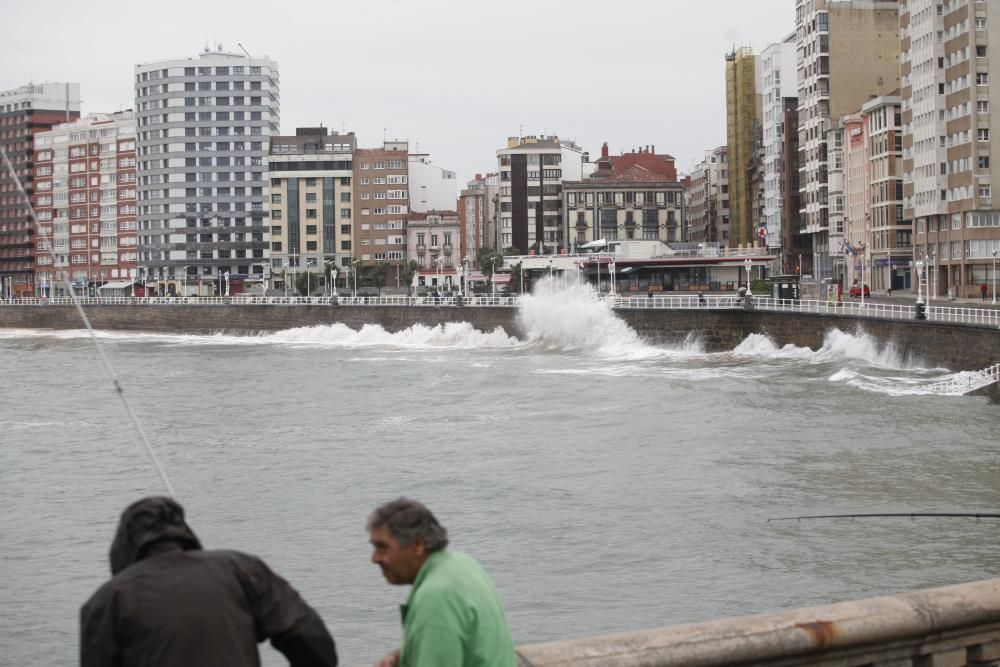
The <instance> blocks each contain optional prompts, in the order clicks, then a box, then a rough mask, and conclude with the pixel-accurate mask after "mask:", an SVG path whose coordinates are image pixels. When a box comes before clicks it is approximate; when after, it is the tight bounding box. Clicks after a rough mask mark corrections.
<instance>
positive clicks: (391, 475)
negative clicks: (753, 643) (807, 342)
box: [0, 287, 1000, 665]
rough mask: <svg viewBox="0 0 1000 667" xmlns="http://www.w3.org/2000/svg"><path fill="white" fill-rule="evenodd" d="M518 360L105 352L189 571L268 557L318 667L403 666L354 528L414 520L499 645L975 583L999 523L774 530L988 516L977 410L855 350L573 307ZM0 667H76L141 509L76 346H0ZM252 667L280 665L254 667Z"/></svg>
mask: <svg viewBox="0 0 1000 667" xmlns="http://www.w3.org/2000/svg"><path fill="white" fill-rule="evenodd" d="M521 317H522V320H523V324H524V326H525V329H526V331H528V332H529V333H528V336H527V339H526V340H518V339H515V338H512V337H510V336H508V335H507V334H506V333H505V332H503V331H500V330H498V331H494V332H488V333H483V332H478V331H476V330H474V329H472V328H471V326H469V325H463V324H458V325H448V326H445V327H435V328H426V327H420V326H417V327H413V328H411V329H409V330H407V331H403V332H400V333H395V334H390V333H387V332H385V331H384V330H382V329H380V328H379V327H365V328H363V329H362V330H360V331H353V330H351V329H348V328H347V327H344V326H342V325H332V326H319V327H310V328H303V329H293V330H289V331H283V332H278V333H273V334H267V335H257V336H243V337H235V336H221V335H220V336H183V335H148V334H129V333H121V332H114V333H113V332H102V333H100V338H101V341H102V342H103V344H104V346H105V349H106V351H107V352H108V355H109V357H110V358H111V360H112V363H113V364H114V365H115V367H116V369H117V370H118V372H119V374H120V375H121V377H122V382H123V384H124V386H125V387H126V391H127V394H128V396H129V398H130V399H131V401H132V402H133V404H134V406H135V407H136V408H137V410H138V412H139V415H140V418H141V420H142V422H143V426H144V427H145V429H146V430H147V432H148V434H149V436H150V439H151V441H152V442H153V444H154V446H155V448H156V450H157V452H158V453H159V455H160V458H161V460H162V461H163V463H164V466H165V468H166V469H167V471H168V472H169V474H170V476H171V478H172V481H173V484H174V486H175V487H176V490H177V493H178V496H179V499H180V500H181V501H182V502H183V503H184V505H185V506H186V508H187V510H188V513H189V519H190V523H191V525H192V526H193V527H194V529H195V531H196V532H197V533H198V534H199V536H200V537H201V538H202V541H203V542H204V543H205V544H206V546H208V547H225V548H235V549H241V550H244V551H248V552H251V553H255V554H257V555H260V556H262V557H263V558H265V559H266V560H267V561H268V562H269V564H271V566H272V567H273V568H274V569H275V570H276V571H277V572H279V573H280V574H282V575H283V576H285V577H286V578H288V579H289V580H290V581H291V582H292V584H293V585H295V586H296V587H297V588H298V589H299V590H300V591H301V592H302V593H303V595H304V596H305V597H306V598H307V600H308V601H309V602H310V603H311V604H313V605H314V606H315V607H316V608H317V609H318V610H319V611H320V612H321V614H322V615H323V617H324V618H325V619H326V621H327V623H328V625H329V626H330V628H331V630H332V631H333V633H334V636H335V638H336V639H337V642H338V645H339V647H340V652H341V656H342V662H343V663H344V664H347V665H360V664H367V663H370V662H372V661H374V660H375V659H376V658H377V657H380V656H381V655H383V654H384V653H385V652H387V651H388V650H390V649H391V648H393V647H395V646H396V645H397V644H398V641H399V638H400V629H399V625H398V619H399V613H398V609H397V605H398V604H399V603H400V602H401V601H403V600H404V599H405V597H406V593H407V590H408V589H406V588H394V587H390V586H389V585H388V584H386V583H385V582H384V581H383V580H382V577H381V575H380V573H379V571H378V569H377V568H376V567H375V566H373V565H371V564H370V563H369V562H368V557H369V551H368V547H367V543H366V537H367V536H366V534H365V531H364V520H365V516H366V514H367V513H368V512H369V511H370V510H371V509H372V508H373V507H374V506H375V505H377V504H378V503H380V502H383V501H385V500H388V499H391V498H394V497H396V496H399V495H409V496H412V497H415V498H418V499H420V500H422V501H424V502H426V503H427V504H428V505H429V506H430V507H431V508H432V509H433V510H434V511H435V512H436V513H437V514H438V517H439V518H440V519H441V521H442V523H444V524H445V525H446V526H447V527H448V529H449V532H450V535H451V539H452V545H453V547H454V548H457V549H460V550H463V551H465V552H467V553H470V554H472V555H473V556H475V557H477V558H479V559H480V560H481V561H482V562H483V563H484V564H485V565H486V567H487V569H488V570H489V572H490V573H491V574H492V576H493V578H494V581H495V583H496V585H497V587H498V589H499V590H500V593H501V595H502V597H503V599H504V602H505V604H506V607H507V611H508V615H509V621H510V625H511V628H512V632H513V633H514V636H515V640H516V641H517V642H518V643H527V642H535V641H544V640H551V639H560V638H569V637H576V636H583V635H589V634H595V633H605V632H616V631H625V630H631V629H639V628H647V627H653V626H658V625H665V624H671V623H680V622H688V621H697V620H704V619H710V618H716V617H721V616H731V615H739V614H749V613H757V612H764V611H773V610H780V609H784V608H789V607H795V606H803V605H814V604H821V603H826V602H832V601H839V600H844V599H851V598H859V597H864V596H870V595H876V594H882V593H890V592H896V591H903V590H910V589H915V588H921V587H928V586H936V585H944V584H949V583H956V582H960V581H969V580H975V579H981V578H987V577H991V576H994V575H995V574H996V572H997V565H998V557H997V555H996V554H997V553H998V546H1000V538H998V531H997V527H998V524H997V523H996V522H989V521H975V520H962V519H947V520H945V519H920V520H871V521H860V520H854V521H851V520H841V521H821V522H790V523H784V522H782V523H768V522H767V519H768V518H770V517H779V516H788V515H798V514H819V513H831V512H878V511H887V512H895V511H951V510H957V511H963V510H965V511H991V510H992V511H997V509H998V506H1000V472H998V470H1000V469H998V465H997V464H998V462H1000V438H998V433H1000V411H998V409H997V406H995V405H989V404H988V403H987V402H986V400H985V399H983V398H974V397H963V396H951V395H942V394H941V393H936V392H939V391H941V390H940V389H939V387H940V385H938V384H935V383H936V382H938V381H939V380H941V379H944V378H949V377H953V376H960V374H952V373H951V372H950V371H949V370H948V369H942V368H925V367H922V366H921V364H920V362H919V361H918V360H917V361H914V360H904V359H901V358H900V357H899V355H897V354H896V353H895V352H894V351H893V350H892V349H891V348H885V347H881V346H879V345H878V343H877V342H876V341H874V340H873V339H871V338H870V337H868V336H866V335H865V334H864V333H863V332H842V331H837V330H834V331H831V332H829V333H828V335H827V337H826V340H825V342H824V344H823V346H822V348H821V349H819V350H810V349H805V348H797V347H794V346H785V347H783V348H779V347H777V346H775V345H774V344H773V343H772V342H771V341H770V340H768V339H767V338H765V337H762V336H757V335H753V336H750V337H748V338H747V339H746V340H744V341H743V342H742V343H741V344H740V345H739V346H738V347H737V348H736V349H734V350H731V351H727V352H719V353H706V352H704V351H703V349H702V347H701V345H700V343H699V341H698V340H697V338H695V337H692V338H691V339H690V340H688V341H687V342H686V343H685V344H684V345H680V346H676V347H661V346H653V345H649V344H647V343H645V342H644V341H643V340H641V339H640V338H639V337H638V336H637V335H636V334H635V332H634V331H632V330H631V329H629V328H628V327H627V326H626V325H625V324H624V323H623V322H621V321H620V320H618V319H617V318H615V317H614V315H613V314H612V313H611V312H610V311H609V310H608V309H607V307H606V306H605V305H604V304H602V303H601V302H599V301H598V300H597V299H596V298H595V297H594V295H593V294H592V293H590V292H588V291H587V289H586V288H581V287H569V288H546V289H543V291H542V292H541V293H539V294H537V295H536V296H534V297H531V298H529V299H528V300H527V302H526V303H525V305H524V307H523V308H522V312H521ZM0 359H2V368H3V373H2V378H3V379H2V380H0V406H2V407H0V441H2V446H0V525H2V526H3V529H2V530H3V540H2V542H0V568H2V572H3V575H4V576H3V577H2V578H0V607H2V609H3V612H2V615H3V624H2V625H3V632H0V656H2V657H0V663H2V664H11V665H20V664H46V665H72V664H75V662H76V656H77V622H78V609H79V606H80V604H81V603H82V602H83V601H84V600H85V599H86V598H87V597H88V596H89V595H90V593H91V592H92V591H93V590H94V589H95V588H96V587H97V586H98V585H99V584H100V583H101V582H102V581H103V580H104V579H105V578H106V577H107V573H108V564H107V549H108V547H109V545H110V540H111V536H112V533H113V530H114V525H115V521H116V520H117V516H118V514H119V512H120V511H121V510H122V508H124V506H125V505H126V504H128V503H129V502H131V501H132V500H134V499H136V498H138V497H140V496H142V495H147V494H151V493H161V492H162V489H161V486H160V483H159V480H158V478H157V476H156V474H155V472H154V471H153V469H152V467H151V465H150V463H149V461H148V459H147V458H146V454H145V453H144V451H143V450H142V448H141V446H140V445H139V444H138V440H137V438H136V436H135V435H134V432H133V430H132V428H131V426H130V424H129V423H128V421H127V419H126V416H125V413H124V411H123V409H122V406H121V403H120V402H119V401H118V399H117V397H116V396H115V394H114V393H113V392H112V390H111V386H110V383H109V382H108V381H107V379H106V378H105V376H104V374H103V372H102V368H101V366H100V362H99V359H98V357H97V355H96V354H95V352H94V350H93V346H92V344H91V342H90V341H89V339H88V337H87V335H86V334H85V333H84V332H81V331H64V332H52V331H12V330H0ZM262 652H263V654H264V655H265V658H266V664H270V665H278V664H282V663H281V660H280V659H279V658H278V657H276V655H275V654H274V653H273V651H271V649H269V648H263V649H262Z"/></svg>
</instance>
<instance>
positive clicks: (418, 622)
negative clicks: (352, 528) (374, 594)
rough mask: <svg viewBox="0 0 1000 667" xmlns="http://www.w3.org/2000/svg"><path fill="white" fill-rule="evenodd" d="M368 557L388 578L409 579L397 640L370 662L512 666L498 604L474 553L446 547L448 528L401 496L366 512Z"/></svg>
mask: <svg viewBox="0 0 1000 667" xmlns="http://www.w3.org/2000/svg"><path fill="white" fill-rule="evenodd" d="M368 533H369V541H370V542H371V544H372V562H373V563H375V564H376V565H378V566H379V567H380V568H381V569H382V574H383V575H384V576H385V578H386V581H388V582H389V583H390V584H396V585H402V584H413V590H411V591H410V597H409V599H407V601H406V604H404V605H402V607H401V608H400V611H401V612H402V616H403V646H402V648H400V649H399V650H398V651H393V652H392V653H390V654H389V655H388V656H386V657H385V658H384V659H383V660H382V661H381V662H379V663H378V665H377V667H397V666H398V667H514V666H515V665H516V664H517V658H516V657H515V654H514V643H513V641H511V638H510V632H509V631H508V630H507V619H506V617H505V615H504V611H503V605H502V604H501V602H500V597H499V596H498V595H497V592H496V589H495V588H494V587H493V582H492V581H490V577H489V575H488V574H486V571H485V570H483V568H482V566H480V565H479V563H477V562H476V561H475V560H473V559H472V558H470V557H469V556H466V555H465V554H461V553H458V552H457V551H451V550H449V549H447V548H446V547H447V546H448V531H447V530H445V528H444V526H442V525H441V524H440V523H438V521H437V519H436V518H434V515H433V514H432V513H431V511H430V510H429V509H427V508H426V507H424V506H423V505H422V504H421V503H418V502H417V501H415V500H409V499H407V498H400V499H398V500H394V501H392V502H390V503H386V504H385V505H382V506H381V507H379V508H378V509H376V510H375V511H374V512H373V513H372V514H371V516H370V517H368Z"/></svg>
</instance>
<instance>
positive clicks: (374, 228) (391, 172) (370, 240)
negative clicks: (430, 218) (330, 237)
mask: <svg viewBox="0 0 1000 667" xmlns="http://www.w3.org/2000/svg"><path fill="white" fill-rule="evenodd" d="M454 201H455V200H454V199H452V203H451V204H450V205H449V207H452V206H454ZM409 212H410V185H409V143H408V142H406V141H386V142H383V144H382V147H381V148H359V149H357V150H356V151H355V153H354V250H353V253H354V255H353V256H354V259H356V260H359V261H360V262H361V264H362V265H363V266H372V265H374V264H375V263H377V262H390V263H392V264H395V265H397V266H398V265H400V264H401V263H402V262H404V261H405V259H406V216H407V215H408V214H409Z"/></svg>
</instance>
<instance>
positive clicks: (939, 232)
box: [900, 0, 1000, 297]
mask: <svg viewBox="0 0 1000 667" xmlns="http://www.w3.org/2000/svg"><path fill="white" fill-rule="evenodd" d="M998 45H1000V6H998V5H997V3H996V2H994V1H993V0H990V1H988V2H987V1H984V0H944V1H941V0H938V1H936V2H935V1H932V0H907V1H904V2H901V3H900V51H901V72H902V91H901V97H902V112H903V113H902V115H903V170H904V183H903V198H904V199H903V215H904V218H906V219H909V220H911V221H912V224H913V237H914V239H913V244H914V245H913V257H914V260H918V261H920V262H924V263H926V265H927V267H928V270H927V271H926V272H925V273H924V280H923V282H924V283H925V284H926V285H927V287H928V288H929V289H930V290H931V291H932V293H934V295H936V296H944V295H949V294H950V295H952V296H965V297H970V296H979V287H980V285H981V284H983V283H988V284H989V283H991V280H992V265H993V262H994V258H995V257H996V256H998V255H1000V206H997V204H996V202H994V201H993V191H992V189H993V181H994V180H996V178H995V177H997V176H1000V174H998V173H997V170H998V169H1000V164H998V163H997V162H994V161H992V159H991V158H992V155H991V153H992V151H993V146H995V145H997V144H996V137H995V136H994V133H993V129H994V128H998V127H1000V111H998V108H997V104H994V102H995V101H996V100H994V99H991V95H990V88H991V85H994V82H993V81H991V77H992V76H994V75H997V76H1000V67H998V65H1000V46H998Z"/></svg>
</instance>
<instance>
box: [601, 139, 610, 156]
mask: <svg viewBox="0 0 1000 667" xmlns="http://www.w3.org/2000/svg"><path fill="white" fill-rule="evenodd" d="M601 157H602V158H606V157H608V142H606V141H605V142H604V145H603V146H601Z"/></svg>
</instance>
